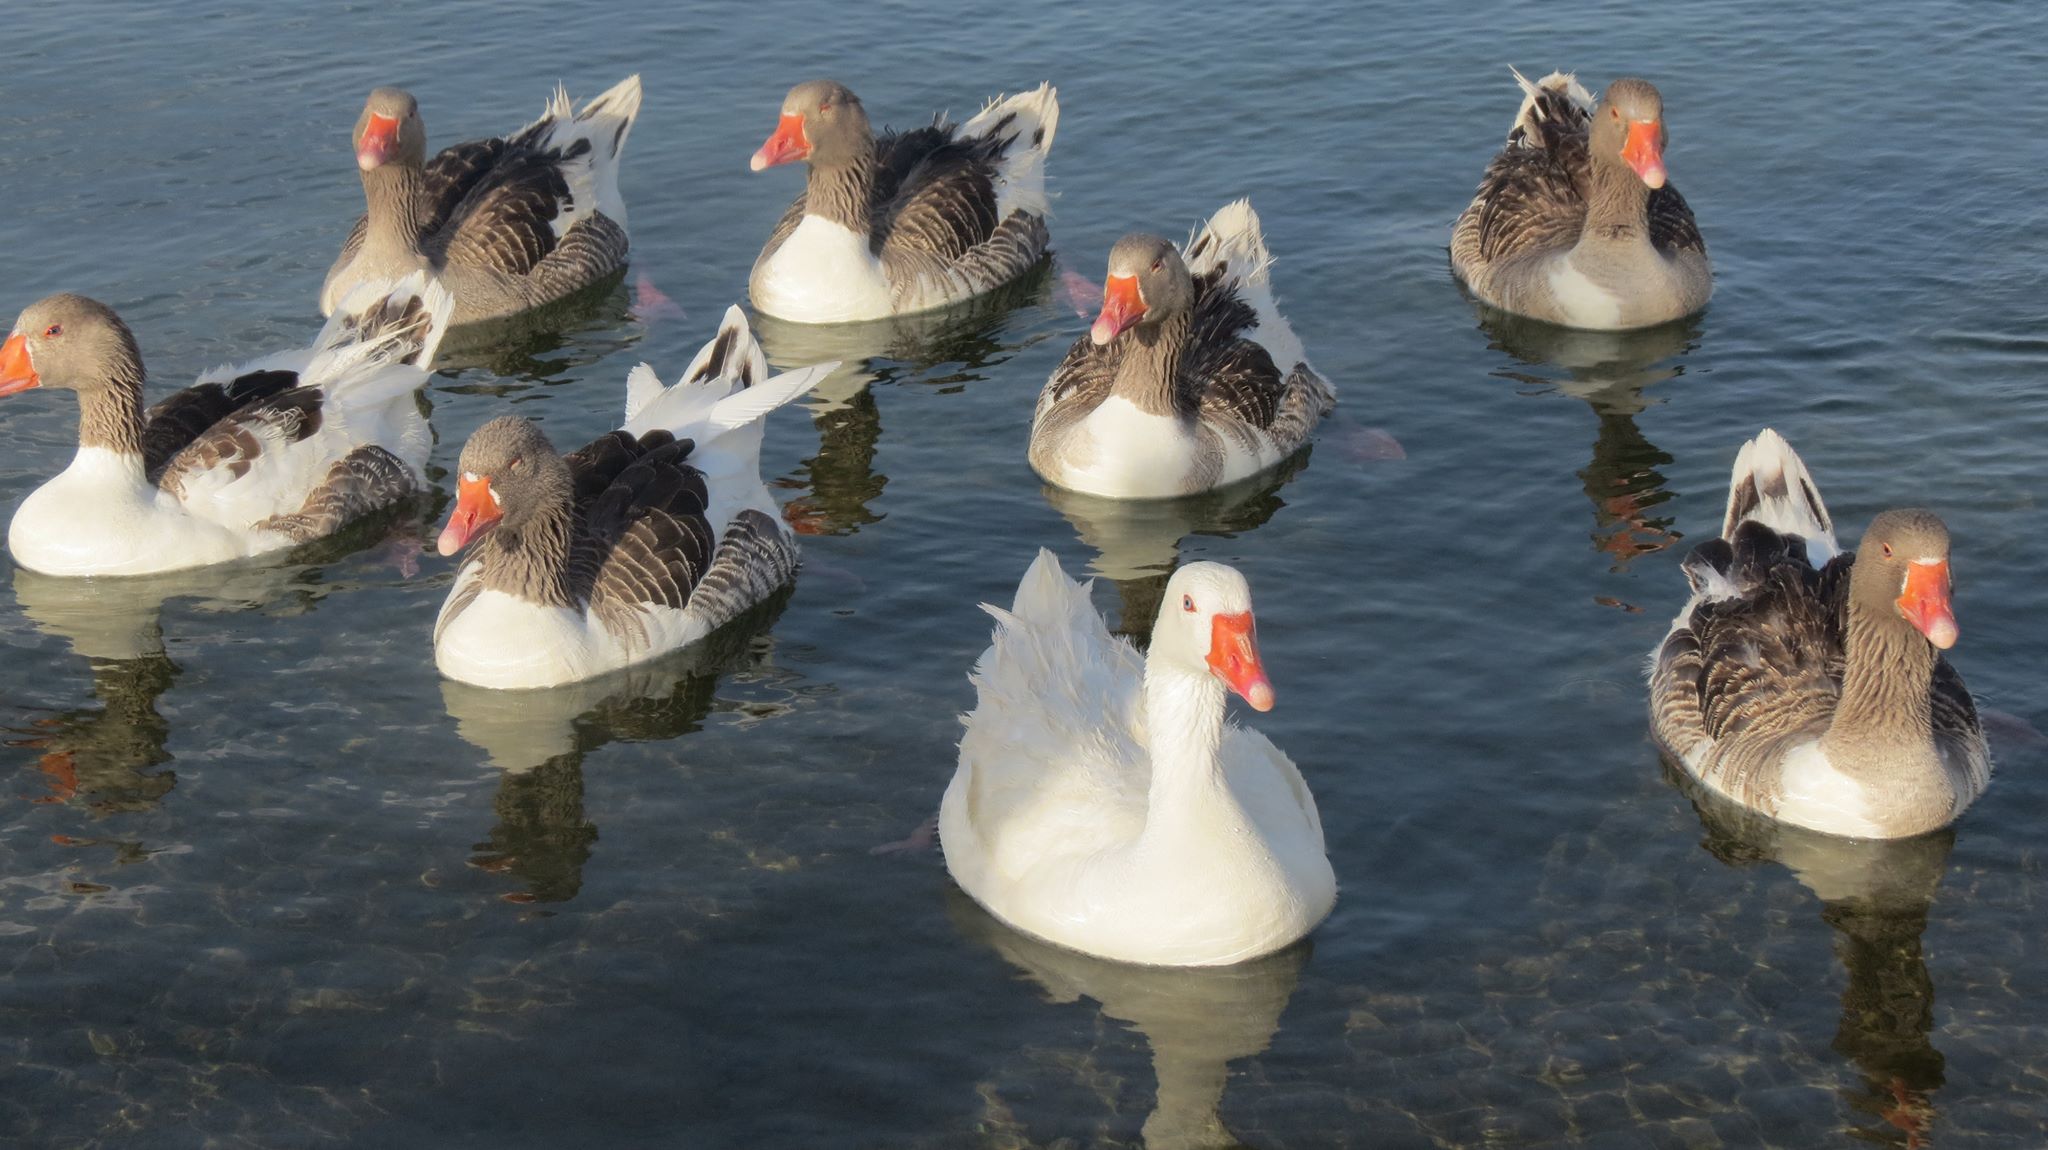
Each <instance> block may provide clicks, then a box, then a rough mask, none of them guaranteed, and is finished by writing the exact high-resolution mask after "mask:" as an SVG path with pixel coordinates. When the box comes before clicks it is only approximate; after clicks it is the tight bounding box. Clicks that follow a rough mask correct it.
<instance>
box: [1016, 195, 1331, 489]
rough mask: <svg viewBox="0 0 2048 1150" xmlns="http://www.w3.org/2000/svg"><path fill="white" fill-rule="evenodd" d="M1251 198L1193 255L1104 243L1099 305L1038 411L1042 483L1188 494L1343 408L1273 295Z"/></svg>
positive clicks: (1169, 247) (1256, 466)
mask: <svg viewBox="0 0 2048 1150" xmlns="http://www.w3.org/2000/svg"><path fill="white" fill-rule="evenodd" d="M1272 262H1273V259H1272V256H1270V255H1268V254H1267V252H1266V240H1265V236H1264V235H1263V234H1262V233H1261V231H1260V228H1259V217H1258V214H1257V213H1255V212H1253V211H1252V206H1251V202H1250V201H1249V200H1238V201H1237V202H1235V203H1232V204H1227V205H1225V206H1224V207H1223V208H1222V210H1220V211H1218V212H1217V213H1216V214H1215V215H1214V216H1212V217H1211V218H1210V220H1209V222H1208V223H1207V224H1206V225H1204V226H1203V227H1202V229H1201V230H1200V231H1199V232H1197V233H1196V234H1195V236H1194V238H1193V239H1191V240H1190V241H1189V242H1188V246H1187V249H1186V251H1184V252H1183V251H1181V250H1179V249H1177V248H1175V247H1174V246H1173V242H1172V241H1171V240H1166V239H1162V238H1161V237H1159V236H1150V235H1130V236H1125V237H1124V238H1123V239H1121V240H1118V241H1117V243H1116V246H1115V247H1113V248H1111V249H1110V252H1109V278H1108V280H1107V282H1106V285H1105V287H1104V289H1103V300H1102V314H1101V315H1100V316H1099V317H1098V318H1097V319H1096V321H1095V325H1094V327H1092V328H1091V329H1090V330H1089V333H1088V334H1087V335H1085V336H1082V337H1081V338H1080V339H1078V340H1075V341H1074V346H1073V348H1072V349H1071V350H1069V351H1068V352H1067V358H1066V359H1064V360H1062V361H1060V365H1059V367H1057V368H1055V369H1054V370H1053V373H1052V378H1050V379H1048V380H1047V381H1046V384H1045V389H1044V390H1043V391H1042V392H1041V393H1040V394H1039V397H1038V409H1037V411H1036V412H1035V413H1034V414H1033V415H1032V418H1031V448H1030V458H1031V466H1032V467H1033V468H1034V469H1035V470H1036V471H1037V472H1038V474H1039V475H1040V476H1042V477H1044V478H1045V480H1046V481H1047V482H1048V483H1052V484H1054V485H1056V486H1059V487H1064V488H1067V489H1068V490H1070V491H1080V492H1085V493H1087V494H1090V495H1101V496H1107V497H1109V498H1118V499H1150V498H1162V497H1168V496H1175V495H1192V494H1195V493H1196V492H1201V491H1207V490H1209V489H1211V488H1215V487H1221V486H1223V485H1225V484H1227V483H1233V482H1236V481H1237V480H1240V479H1243V478H1245V477H1246V476H1249V475H1253V474H1256V473H1258V472H1260V471H1264V470H1265V469H1266V468H1268V467H1272V466H1273V465H1274V464H1276V463H1279V462H1280V461H1281V460H1283V459H1286V458H1287V457H1288V456H1290V455H1292V454H1294V453H1295V452H1296V451H1298V450H1300V449H1301V447H1302V445H1303V444H1305V443H1306V442H1308V435H1309V432H1310V431H1312V430H1314V428H1315V425H1316V422H1317V421H1318V420H1320V419H1321V418H1322V417H1323V416H1324V415H1327V414H1328V413H1329V411H1330V409H1331V408H1332V407H1333V406H1335V405H1336V402H1337V400H1336V395H1335V393H1334V392H1332V391H1331V389H1330V384H1329V382H1328V381H1327V380H1325V379H1324V378H1323V377H1322V376H1321V375H1318V374H1317V373H1316V370H1315V368H1313V367H1310V366H1309V363H1308V359H1307V355H1306V353H1305V352H1303V351H1302V347H1301V341H1300V340H1299V339H1297V338H1295V335H1294V329H1293V328H1292V327H1290V326H1288V323H1287V319H1286V317H1285V316H1282V315H1281V314H1280V309H1279V306H1278V305H1277V304H1276V303H1275V302H1274V300H1273V287H1272V283H1271V281H1270V279H1269V278H1268V265H1270V264H1271V263H1272Z"/></svg>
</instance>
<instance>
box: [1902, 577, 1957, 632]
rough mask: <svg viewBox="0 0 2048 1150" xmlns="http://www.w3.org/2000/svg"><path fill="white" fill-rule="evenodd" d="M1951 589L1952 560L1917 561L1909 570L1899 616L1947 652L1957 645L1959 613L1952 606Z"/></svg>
mask: <svg viewBox="0 0 2048 1150" xmlns="http://www.w3.org/2000/svg"><path fill="white" fill-rule="evenodd" d="M1948 587H1949V576H1948V560H1946V559H1942V560H1938V561H1936V562H1933V563H1922V562H1918V561H1915V562H1913V563H1910V564H1908V565H1907V566H1906V590H1905V592H1904V593H1903V594H1901V595H1900V596H1899V614H1901V615H1904V616H1905V617H1906V622H1908V623H1911V624H1912V625H1913V629H1914V630H1916V631H1918V632H1920V633H1921V634H1922V635H1925V636H1927V641H1928V642H1930V643H1932V644H1934V645H1935V646H1937V647H1939V648H1941V649H1942V650H1944V651H1946V650H1948V649H1949V648H1950V647H1953V646H1955V645H1956V613H1955V610H1954V608H1952V607H1951V606H1950V605H1949V597H1948Z"/></svg>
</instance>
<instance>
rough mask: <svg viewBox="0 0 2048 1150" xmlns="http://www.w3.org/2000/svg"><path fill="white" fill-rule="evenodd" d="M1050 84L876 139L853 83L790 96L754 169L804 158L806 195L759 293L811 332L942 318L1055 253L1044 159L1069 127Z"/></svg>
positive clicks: (759, 265) (769, 257)
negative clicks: (812, 327)
mask: <svg viewBox="0 0 2048 1150" xmlns="http://www.w3.org/2000/svg"><path fill="white" fill-rule="evenodd" d="M1059 122H1060V105H1059V97H1058V94H1057V93H1055V92H1054V90H1053V88H1052V86H1051V85H1050V84H1040V85H1039V86H1038V87H1037V88H1036V89H1034V90H1032V91H1029V92H1024V93H1021V94H1019V95H1015V96H1011V97H1009V98H1007V99H1005V98H1002V97H998V98H996V99H995V100H992V101H990V102H989V105H988V106H987V107H986V108H984V109H983V110H982V112H981V114H980V115H978V116H976V117H974V118H973V119H971V120H969V121H967V122H966V123H965V124H961V125H958V126H955V125H953V124H949V123H947V122H946V121H945V120H943V119H939V120H935V121H934V122H933V123H932V124H931V125H930V126H929V127H924V128H918V129H916V130H914V131H909V132H884V133H883V134H882V135H881V136H879V137H877V136H876V135H875V134H874V131H873V130H872V129H871V128H870V127H869V125H868V114H867V110H866V109H865V108H863V107H862V106H861V102H860V98H859V97H858V96H855V95H854V94H853V93H852V92H851V91H848V90H847V88H846V86H845V85H844V84H839V83H836V82H834V81H831V80H812V81H809V82H807V83H803V84H798V85H797V86H796V87H794V88H791V89H790V91H789V96H788V97H787V98H786V99H784V100H783V102H782V119H781V122H780V123H779V124H778V125H777V126H776V129H775V133H774V134H773V135H771V136H769V137H768V140H767V142H766V143H764V144H762V145H761V147H760V149H759V150H758V151H756V152H755V153H754V158H753V161H752V166H753V169H754V170H755V171H757V172H758V171H760V170H762V169H763V168H770V167H774V166H775V165H777V164H787V163H791V162H793V161H796V160H803V161H805V162H806V163H807V164H808V165H809V168H810V174H809V177H808V179H807V181H806V183H805V185H804V193H803V194H802V195H801V196H798V197H797V199H796V202H795V203H794V204H791V205H790V207H789V211H788V212H786V213H784V214H783V217H782V221H781V222H780V223H778V224H776V225H775V231H774V232H773V233H772V234H770V235H769V237H768V243H767V245H766V246H764V247H763V248H762V249H761V254H760V256H759V258H757V259H756V260H755V261H754V270H753V274H752V275H751V276H750V277H749V278H748V281H747V288H748V291H749V293H750V294H751V295H752V297H753V301H754V306H755V307H756V308H759V309H760V310H761V311H763V312H766V313H767V314H769V315H772V316H776V317H778V318H781V319H786V320H794V321H796V322H799V323H842V322H848V321H853V320H869V319H881V318H883V317H886V316H892V315H904V314H908V313H911V312H920V311H929V310H931V309H933V308H939V307H945V306H947V305H949V304H955V303H959V302H961V301H963V300H967V299H971V298H973V297H974V296H977V295H980V294H982V293H983V292H986V291H990V290H992V289H994V288H997V287H1000V286H1002V285H1003V284H1005V283H1008V282H1009V281H1011V280H1013V279H1015V278H1016V277H1017V276H1019V275H1021V274H1023V273H1024V272H1025V271H1026V270H1028V269H1030V268H1031V267H1032V266H1033V265H1035V264H1036V263H1037V262H1038V261H1039V259H1040V258H1041V257H1043V256H1044V255H1045V248H1046V243H1047V241H1048V239H1049V233H1048V232H1047V230H1046V223H1045V220H1046V215H1047V208H1046V195H1045V157H1046V153H1047V152H1048V151H1049V150H1051V148H1052V138H1053V132H1054V131H1055V130H1056V129H1057V128H1058V127H1059Z"/></svg>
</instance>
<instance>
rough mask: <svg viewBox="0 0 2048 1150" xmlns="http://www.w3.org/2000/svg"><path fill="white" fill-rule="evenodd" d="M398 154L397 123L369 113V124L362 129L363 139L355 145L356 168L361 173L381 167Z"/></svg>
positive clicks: (386, 117) (388, 117)
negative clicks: (361, 171) (359, 169)
mask: <svg viewBox="0 0 2048 1150" xmlns="http://www.w3.org/2000/svg"><path fill="white" fill-rule="evenodd" d="M397 154H398V121H397V120H394V119H392V118H391V117H390V116H380V115H378V114H377V113H375V112H372V113H370V123H369V124H368V126H366V127H364V129H363V138H362V139H361V140H360V141H358V142H357V143H356V167H358V168H361V169H362V170H363V171H366V172H367V171H369V170H371V169H372V168H377V167H381V166H383V165H384V164H385V163H386V162H387V161H389V160H390V159H391V157H393V156H395V155H397Z"/></svg>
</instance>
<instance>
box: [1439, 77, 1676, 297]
mask: <svg viewBox="0 0 2048 1150" xmlns="http://www.w3.org/2000/svg"><path fill="white" fill-rule="evenodd" d="M1515 81H1516V82H1517V83H1519V84H1520V85H1521V86H1522V91H1523V93H1524V97H1523V100H1522V107H1521V110H1520V111H1519V112H1517V113H1516V115H1515V126H1514V129H1513V130H1512V131H1510V132H1509V133H1508V142H1507V146H1506V147H1504V148H1502V149H1501V151H1500V154H1499V155H1497V156H1495V157H1494V159H1493V162H1492V163H1491V164H1488V165H1487V167H1486V177H1485V179H1483V180H1481V181H1480V184H1479V192H1478V194H1477V195H1475V196H1473V198H1472V203H1471V205H1470V206H1468V207H1467V208H1466V209H1465V211H1464V214H1463V215H1460V216H1459V217H1458V222H1457V225H1456V226H1455V227H1454V228H1453V229H1452V232H1451V270H1452V271H1454V272H1456V273H1457V276H1458V278H1459V279H1461V280H1463V281H1465V284H1466V286H1467V287H1469V288H1471V290H1472V294H1474V295H1476V296H1478V297H1479V299H1480V300H1481V301H1482V302H1484V303H1487V304H1489V305H1491V306H1493V307H1497V308H1499V309H1501V310H1502V311H1509V312H1514V313H1515V314H1517V315H1526V316H1531V317H1534V318H1536V319H1540V320H1546V321H1548V322H1550V323H1558V324H1564V325H1566V326H1567V327H1584V328H1597V329H1601V330H1609V331H1616V330H1621V329H1625V328H1635V327H1649V326H1650V325H1652V324H1659V323H1665V322H1667V321H1669V320H1674V319H1678V318H1680V317H1682V316H1687V315H1691V314H1692V313H1694V312H1696V311H1698V310H1700V309H1701V308H1703V307H1705V306H1706V305H1707V297H1708V296H1710V295H1712V294H1713V291H1714V277H1713V270H1712V268H1711V267H1710V266H1709V265H1708V262H1707V244H1706V241H1705V240H1703V239H1701V238H1700V230H1699V226H1698V225H1697V224H1695V223H1694V222H1693V218H1692V209H1691V208H1690V207H1688V206H1687V205H1686V202H1685V197H1683V196H1681V195H1679V194H1678V189H1677V188H1674V187H1672V186H1671V185H1670V184H1669V183H1668V182H1667V181H1666V178H1665V172H1664V141H1665V128H1664V100H1663V97H1662V96H1660V95H1658V93H1657V89H1656V88H1655V87H1654V86H1653V85H1651V84H1650V82H1649V81H1647V80H1637V79H1622V80H1616V81H1615V82H1614V83H1613V84H1611V85H1609V86H1608V89H1607V93H1606V95H1605V96H1603V97H1602V98H1601V99H1600V100H1599V101H1597V102H1596V101H1595V100H1594V99H1593V96H1592V94H1591V93H1589V92H1588V91H1587V90H1586V89H1585V88H1584V87H1583V86H1581V85H1580V84H1579V82H1578V81H1577V80H1576V79H1574V78H1573V77H1572V76H1570V75H1567V74H1565V73H1562V72H1553V73H1551V74H1550V75H1548V76H1545V77H1544V78H1543V79H1542V80H1541V81H1539V82H1537V83H1534V84H1531V83H1530V82H1529V81H1528V80H1527V79H1526V78H1524V77H1523V75H1522V74H1521V73H1520V72H1516V73H1515Z"/></svg>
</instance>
